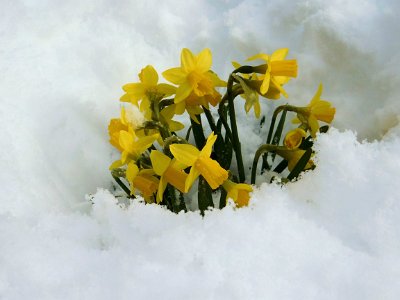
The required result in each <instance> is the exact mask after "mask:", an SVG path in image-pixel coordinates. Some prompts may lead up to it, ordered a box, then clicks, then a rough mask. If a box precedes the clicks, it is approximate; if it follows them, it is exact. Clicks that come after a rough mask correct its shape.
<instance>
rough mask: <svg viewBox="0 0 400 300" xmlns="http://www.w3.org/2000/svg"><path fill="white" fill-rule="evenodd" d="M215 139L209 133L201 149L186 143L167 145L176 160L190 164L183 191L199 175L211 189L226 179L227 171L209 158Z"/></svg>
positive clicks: (214, 136)
mask: <svg viewBox="0 0 400 300" xmlns="http://www.w3.org/2000/svg"><path fill="white" fill-rule="evenodd" d="M216 140H217V136H216V135H214V133H211V134H210V136H209V137H208V139H207V142H206V144H205V146H204V147H203V149H202V150H201V151H199V150H198V149H197V148H196V147H194V146H192V145H188V144H172V145H171V146H170V147H169V149H170V150H171V153H172V154H173V155H174V157H175V158H176V160H177V161H179V162H180V163H182V164H184V165H186V166H191V169H190V173H189V176H188V178H187V179H186V183H185V192H187V191H188V190H189V189H190V187H191V186H192V185H193V182H194V181H195V180H196V179H197V177H199V175H202V176H203V177H204V179H205V180H206V181H207V182H208V184H209V185H210V186H211V188H212V189H216V188H217V187H219V186H220V185H221V184H222V183H223V182H224V181H225V180H226V179H228V172H227V171H226V170H225V169H223V168H222V167H221V166H220V165H219V163H218V162H217V161H215V160H213V159H211V158H210V156H211V152H212V147H213V145H214V143H215V141H216Z"/></svg>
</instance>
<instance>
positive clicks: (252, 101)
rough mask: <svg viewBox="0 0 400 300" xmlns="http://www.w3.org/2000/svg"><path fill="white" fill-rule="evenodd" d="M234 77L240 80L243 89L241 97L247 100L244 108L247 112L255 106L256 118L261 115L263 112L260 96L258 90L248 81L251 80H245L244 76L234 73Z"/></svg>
mask: <svg viewBox="0 0 400 300" xmlns="http://www.w3.org/2000/svg"><path fill="white" fill-rule="evenodd" d="M233 76H234V78H235V79H236V80H237V81H239V84H240V86H241V87H242V89H243V94H241V97H242V98H244V99H245V100H246V103H245V104H244V109H245V111H246V113H248V112H249V111H250V109H251V108H252V107H254V114H255V116H256V118H259V117H260V114H261V106H260V101H259V98H258V93H257V91H256V90H254V89H252V88H251V87H250V86H249V85H248V83H249V82H251V81H249V80H247V81H245V79H243V78H242V77H240V76H238V75H233Z"/></svg>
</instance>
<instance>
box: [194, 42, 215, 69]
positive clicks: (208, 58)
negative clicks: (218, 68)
mask: <svg viewBox="0 0 400 300" xmlns="http://www.w3.org/2000/svg"><path fill="white" fill-rule="evenodd" d="M211 65H212V55H211V50H210V49H208V48H205V49H203V50H202V51H201V52H200V53H199V54H198V55H197V60H196V69H197V70H198V71H199V72H201V73H204V72H207V71H208V70H210V68H211Z"/></svg>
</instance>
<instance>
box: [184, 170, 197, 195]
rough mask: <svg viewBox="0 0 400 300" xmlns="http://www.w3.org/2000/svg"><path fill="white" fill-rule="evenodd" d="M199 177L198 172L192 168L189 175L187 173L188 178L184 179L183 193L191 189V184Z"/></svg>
mask: <svg viewBox="0 0 400 300" xmlns="http://www.w3.org/2000/svg"><path fill="white" fill-rule="evenodd" d="M199 176H200V172H199V171H198V170H197V169H196V168H194V167H192V168H191V169H190V173H189V175H188V177H187V178H186V182H185V193H187V192H189V190H190V188H191V187H192V185H193V183H194V182H195V180H196V179H197V177H199Z"/></svg>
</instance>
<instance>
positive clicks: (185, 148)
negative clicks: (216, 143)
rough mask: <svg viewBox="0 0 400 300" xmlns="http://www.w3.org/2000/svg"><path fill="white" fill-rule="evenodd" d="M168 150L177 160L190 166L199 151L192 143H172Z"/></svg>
mask: <svg viewBox="0 0 400 300" xmlns="http://www.w3.org/2000/svg"><path fill="white" fill-rule="evenodd" d="M169 150H170V151H171V153H172V154H173V155H174V157H175V158H176V160H177V161H179V162H181V163H183V164H185V165H187V166H192V165H193V164H194V163H195V161H196V159H197V158H198V156H199V154H200V151H199V150H198V149H197V148H196V147H195V146H193V145H188V144H172V145H170V146H169Z"/></svg>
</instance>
